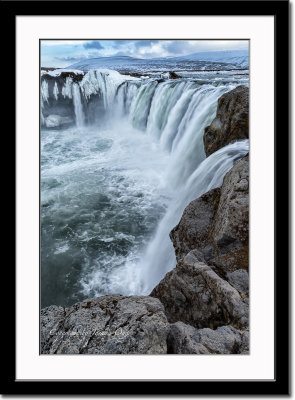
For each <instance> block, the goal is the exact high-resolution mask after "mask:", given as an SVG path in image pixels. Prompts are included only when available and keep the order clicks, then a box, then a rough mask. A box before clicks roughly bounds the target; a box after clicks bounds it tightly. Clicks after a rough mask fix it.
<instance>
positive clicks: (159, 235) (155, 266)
mask: <svg viewBox="0 0 295 400" xmlns="http://www.w3.org/2000/svg"><path fill="white" fill-rule="evenodd" d="M248 151H249V141H248V140H243V141H240V142H236V143H233V144H229V145H227V146H225V147H223V148H221V149H220V150H218V151H216V152H215V153H213V154H211V155H210V156H209V157H208V158H206V159H205V160H204V161H203V162H202V163H201V164H200V165H199V167H198V168H197V169H196V170H195V171H194V172H193V174H192V175H191V176H190V177H189V179H188V180H187V182H186V183H184V185H183V186H182V187H181V188H179V190H175V192H174V198H173V200H172V201H171V203H170V205H169V206H168V209H167V212H166V214H165V216H164V218H163V219H162V220H161V222H160V223H159V225H158V228H157V231H156V233H155V236H154V238H153V239H152V241H151V242H150V244H149V245H148V248H147V250H146V253H145V254H144V256H143V258H142V262H141V270H140V274H141V276H140V281H141V285H142V292H143V293H144V294H146V295H147V294H149V293H150V292H151V291H152V289H153V288H154V287H155V286H156V284H157V283H158V282H159V281H160V280H161V279H162V278H163V277H164V276H165V274H166V273H167V272H168V271H170V270H171V269H172V268H174V267H175V265H176V258H175V254H174V249H173V245H172V242H171V241H170V238H169V233H170V231H171V230H172V229H173V228H174V227H175V226H176V225H177V224H178V222H179V220H180V218H181V215H182V213H183V210H184V208H185V207H186V206H187V205H188V204H189V203H190V202H191V201H192V200H194V199H196V198H198V197H200V196H201V195H202V194H204V193H206V192H207V191H209V190H211V189H213V188H216V187H219V186H221V184H222V180H223V177H224V175H225V174H226V173H227V172H228V171H229V170H230V169H231V167H232V166H233V164H234V161H235V160H237V159H239V158H241V157H242V156H243V155H245V154H246V153H248Z"/></svg>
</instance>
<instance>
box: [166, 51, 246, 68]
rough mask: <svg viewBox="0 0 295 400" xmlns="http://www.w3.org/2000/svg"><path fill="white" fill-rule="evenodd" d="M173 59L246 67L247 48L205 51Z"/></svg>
mask: <svg viewBox="0 0 295 400" xmlns="http://www.w3.org/2000/svg"><path fill="white" fill-rule="evenodd" d="M173 60H174V61H176V60H178V61H211V62H222V63H226V64H235V65H237V66H240V67H241V68H247V67H248V66H249V52H248V50H225V51H206V52H202V53H194V54H188V55H185V56H180V57H173Z"/></svg>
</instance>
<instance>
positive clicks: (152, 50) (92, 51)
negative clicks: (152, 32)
mask: <svg viewBox="0 0 295 400" xmlns="http://www.w3.org/2000/svg"><path fill="white" fill-rule="evenodd" d="M247 48H248V41H247V40H42V41H41V66H42V67H59V68H63V67H67V66H69V65H71V64H74V63H76V62H78V61H80V60H82V59H85V58H97V57H110V56H115V55H123V56H131V57H135V58H156V57H173V56H174V57H176V56H181V55H186V54H192V53H199V52H203V51H218V50H242V49H247Z"/></svg>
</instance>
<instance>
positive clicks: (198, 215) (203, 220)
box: [170, 155, 249, 278]
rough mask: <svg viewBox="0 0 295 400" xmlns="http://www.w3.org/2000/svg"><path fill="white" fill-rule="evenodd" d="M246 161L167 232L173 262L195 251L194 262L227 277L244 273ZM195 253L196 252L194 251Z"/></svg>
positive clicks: (186, 210)
mask: <svg viewBox="0 0 295 400" xmlns="http://www.w3.org/2000/svg"><path fill="white" fill-rule="evenodd" d="M248 229H249V159H248V155H247V156H245V157H243V158H242V159H241V160H239V161H238V162H236V164H235V165H234V166H233V168H232V169H231V170H230V171H229V172H228V173H227V174H226V175H225V177H224V180H223V184H222V187H221V188H220V189H219V188H217V189H213V190H211V191H209V192H207V193H205V194H204V195H203V196H201V197H200V198H198V199H196V200H194V201H192V202H191V203H190V204H189V205H188V206H187V207H186V209H185V210H184V212H183V215H182V217H181V220H180V222H179V224H178V225H177V226H176V227H175V228H174V229H173V230H172V231H171V233H170V237H171V240H172V242H173V246H174V249H175V253H176V257H177V260H178V261H179V260H181V258H182V257H184V256H185V255H186V254H187V253H188V252H189V251H191V250H197V251H198V259H199V260H200V261H204V262H206V263H207V264H209V265H211V266H214V268H215V270H216V272H218V274H219V275H220V276H221V277H223V278H227V274H228V273H229V272H233V271H235V270H240V269H243V270H246V271H247V270H248V263H249V255H248V251H249V248H248ZM195 254H196V252H195Z"/></svg>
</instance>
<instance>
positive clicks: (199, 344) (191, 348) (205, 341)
mask: <svg viewBox="0 0 295 400" xmlns="http://www.w3.org/2000/svg"><path fill="white" fill-rule="evenodd" d="M167 348H168V353H171V354H249V333H248V331H240V330H238V329H235V328H233V327H232V326H230V325H228V326H220V327H218V328H217V329H216V330H212V329H209V328H204V329H196V328H194V327H192V326H190V325H186V324H184V323H183V322H180V321H179V322H176V323H175V324H171V325H170V330H169V333H168V338H167Z"/></svg>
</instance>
